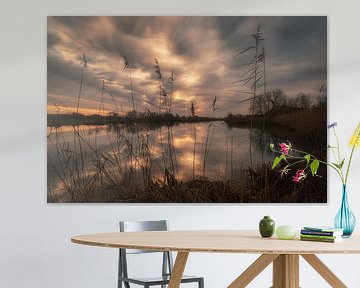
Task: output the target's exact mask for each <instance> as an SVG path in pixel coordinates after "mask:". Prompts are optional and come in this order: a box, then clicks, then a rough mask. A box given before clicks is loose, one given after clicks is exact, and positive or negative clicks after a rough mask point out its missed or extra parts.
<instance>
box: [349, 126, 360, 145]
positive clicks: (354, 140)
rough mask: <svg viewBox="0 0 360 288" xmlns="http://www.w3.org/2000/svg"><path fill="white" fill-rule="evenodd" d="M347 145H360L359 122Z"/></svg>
mask: <svg viewBox="0 0 360 288" xmlns="http://www.w3.org/2000/svg"><path fill="white" fill-rule="evenodd" d="M349 146H351V147H354V146H355V147H360V122H359V124H358V126H357V127H356V129H355V131H354V133H353V134H352V136H351V138H350V142H349Z"/></svg>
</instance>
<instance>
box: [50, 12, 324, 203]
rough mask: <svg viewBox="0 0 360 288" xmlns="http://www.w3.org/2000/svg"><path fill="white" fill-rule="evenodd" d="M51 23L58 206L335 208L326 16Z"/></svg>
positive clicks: (54, 197) (53, 183)
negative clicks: (330, 192)
mask: <svg viewBox="0 0 360 288" xmlns="http://www.w3.org/2000/svg"><path fill="white" fill-rule="evenodd" d="M47 21H48V24H47V113H48V114H47V187H48V188H47V199H48V202H52V203H54V202H56V203H64V202H70V203H325V202H327V178H326V174H327V173H326V172H327V171H326V167H323V165H321V166H320V167H319V169H318V171H317V174H316V175H315V177H309V178H308V179H307V181H304V182H299V183H297V181H296V177H295V176H293V175H284V174H286V173H287V169H286V165H287V163H286V161H282V162H281V163H280V164H279V165H278V166H277V167H276V168H274V169H273V167H272V166H273V160H274V156H275V155H274V152H273V151H272V149H277V150H280V151H282V150H281V149H282V147H281V146H278V145H279V143H284V144H286V145H292V146H293V147H297V149H299V150H303V151H310V152H311V153H313V154H314V155H317V157H318V159H319V160H326V155H327V127H326V121H327V18H326V17H322V16H319V17H318V16H316V17H315V16H311V17H308V16H304V17H300V16H298V17H293V16H292V17H241V16H234V17H213V16H212V17H185V16H184V17H178V16H176V17H173V16H171V17H170V16H168V17H167V16H161V17H157V16H151V17H144V16H142V17H135V16H131V17H124V16H119V17H114V16H112V17H106V16H101V17H98V16H96V17H84V16H71V17H58V16H56V17H48V20H47ZM271 144H273V145H274V146H271ZM302 160H303V159H302ZM292 165H294V166H292V169H291V171H296V169H297V168H296V167H297V166H296V165H297V164H296V163H295V164H292ZM308 168H309V167H307V168H306V169H308ZM299 169H300V168H299ZM309 169H310V168H309ZM306 171H307V170H306ZM291 173H292V172H291ZM285 176H286V177H285ZM294 177H295V178H294ZM294 180H295V181H294Z"/></svg>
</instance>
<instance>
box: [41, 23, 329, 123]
mask: <svg viewBox="0 0 360 288" xmlns="http://www.w3.org/2000/svg"><path fill="white" fill-rule="evenodd" d="M258 25H260V29H261V31H262V34H263V38H264V39H265V40H264V41H262V42H261V46H263V47H264V49H265V51H266V80H267V90H268V91H270V90H272V89H277V88H281V89H282V90H283V91H284V93H285V94H286V95H288V96H290V97H293V96H296V95H297V94H298V93H305V94H309V95H312V96H313V97H316V96H318V94H319V88H320V86H321V85H322V84H325V85H326V81H327V19H326V17H314V16H312V17H311V16H304V17H299V16H297V17H173V16H171V17H123V16H121V17H120V16H119V17H84V16H79V17H77V16H66V17H58V16H56V17H48V37H47V45H48V50H47V54H48V55H47V57H48V64H47V65H48V67H47V69H48V113H58V112H61V113H66V112H74V111H75V110H76V106H77V98H78V94H79V87H80V76H81V75H80V74H81V68H82V67H81V64H80V62H81V57H82V55H83V53H85V55H86V59H87V61H88V63H87V68H86V69H84V74H83V87H82V92H81V99H80V109H79V112H81V113H86V114H89V113H98V110H99V102H100V99H101V91H102V85H103V84H102V83H103V80H104V81H105V83H106V87H105V90H104V91H103V92H104V93H103V99H104V109H105V110H106V111H107V112H117V111H118V112H119V113H126V112H129V111H131V110H132V101H131V94H132V92H131V88H130V87H131V86H130V79H129V71H128V70H124V64H123V59H122V57H123V56H124V55H125V56H126V57H127V58H128V61H129V63H130V65H131V67H132V69H131V77H132V81H133V89H134V99H135V104H136V107H137V110H138V111H145V109H149V110H150V111H154V112H156V111H158V102H159V100H158V98H159V87H158V79H157V74H156V73H155V70H154V65H155V63H154V59H155V58H156V59H157V60H158V62H159V64H160V68H161V71H162V74H163V76H164V78H166V77H169V76H170V75H171V73H172V71H173V73H174V83H173V94H172V95H173V97H172V98H173V102H172V107H173V108H172V111H173V113H179V114H181V115H183V114H184V115H189V113H190V106H191V102H193V103H194V104H195V107H196V112H197V114H198V115H201V116H204V115H211V114H212V113H213V112H212V107H211V104H212V101H213V99H214V96H215V95H217V104H216V105H217V108H218V109H217V110H216V112H215V113H216V116H224V115H227V114H228V113H233V114H237V113H247V112H248V110H249V107H248V105H249V103H248V102H241V100H243V99H247V98H249V94H246V93H240V92H234V91H250V87H249V86H244V87H242V86H241V85H242V84H241V83H235V84H231V83H233V82H235V81H237V80H238V79H239V77H240V75H242V74H243V73H244V72H245V71H246V69H247V67H246V66H243V65H242V64H244V63H248V62H249V61H250V60H251V59H250V58H251V57H252V56H253V51H249V52H248V53H243V54H241V55H238V56H236V55H237V54H238V53H239V52H240V51H242V50H244V49H246V48H247V47H249V46H252V45H253V38H252V37H251V34H253V33H255V31H256V27H257V26H258ZM259 90H260V91H259V94H261V93H262V91H261V90H262V88H261V89H259Z"/></svg>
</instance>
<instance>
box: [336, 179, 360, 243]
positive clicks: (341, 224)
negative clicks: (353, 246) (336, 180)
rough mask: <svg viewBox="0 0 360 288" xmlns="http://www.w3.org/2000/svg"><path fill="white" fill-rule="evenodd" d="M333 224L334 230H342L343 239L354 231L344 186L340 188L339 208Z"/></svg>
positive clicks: (354, 222)
mask: <svg viewBox="0 0 360 288" xmlns="http://www.w3.org/2000/svg"><path fill="white" fill-rule="evenodd" d="M334 224H335V227H336V228H342V229H344V234H343V237H350V236H351V234H352V233H353V231H354V229H355V224H356V219H355V216H354V214H353V213H352V212H351V210H350V207H349V203H348V197H347V189H346V185H343V188H342V200H341V206H340V209H339V211H338V213H337V214H336V217H335V220H334Z"/></svg>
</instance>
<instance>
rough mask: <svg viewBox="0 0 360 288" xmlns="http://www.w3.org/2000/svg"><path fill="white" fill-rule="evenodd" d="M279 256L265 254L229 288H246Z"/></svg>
mask: <svg viewBox="0 0 360 288" xmlns="http://www.w3.org/2000/svg"><path fill="white" fill-rule="evenodd" d="M278 256H279V255H278V254H263V255H261V256H260V257H259V258H258V259H257V260H256V261H255V262H254V263H252V264H251V265H250V266H249V267H248V268H247V269H246V270H245V271H244V272H243V273H242V274H241V275H240V276H239V277H238V278H236V280H235V281H234V282H232V283H231V284H230V285H229V286H228V288H244V287H246V286H247V285H249V283H250V282H251V281H252V280H254V278H255V277H256V276H257V275H259V274H260V273H261V272H262V271H263V270H264V269H265V268H266V267H267V266H269V264H270V263H271V262H273V261H274V260H275V259H276V258H277V257H278Z"/></svg>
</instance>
